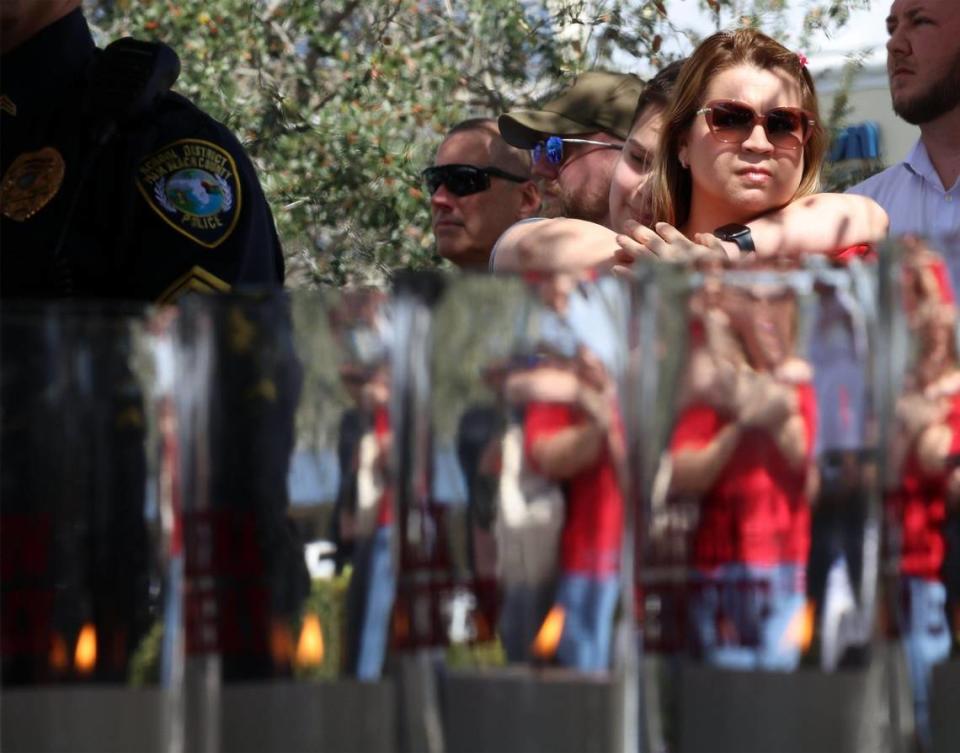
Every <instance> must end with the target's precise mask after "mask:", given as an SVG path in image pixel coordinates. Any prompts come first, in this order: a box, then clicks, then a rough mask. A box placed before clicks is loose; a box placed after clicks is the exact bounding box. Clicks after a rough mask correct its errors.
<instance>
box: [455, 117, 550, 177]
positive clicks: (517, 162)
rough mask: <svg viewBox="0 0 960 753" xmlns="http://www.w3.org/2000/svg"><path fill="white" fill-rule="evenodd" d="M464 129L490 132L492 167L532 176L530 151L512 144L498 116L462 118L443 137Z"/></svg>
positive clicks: (461, 131)
mask: <svg viewBox="0 0 960 753" xmlns="http://www.w3.org/2000/svg"><path fill="white" fill-rule="evenodd" d="M464 131H482V132H484V133H488V134H490V137H491V138H490V150H489V153H490V166H491V167H499V168H501V169H502V170H506V171H507V172H510V173H513V174H514V175H522V176H523V177H525V178H530V177H531V176H530V168H531V166H532V160H531V158H530V152H529V151H527V150H526V149H517V148H516V147H515V146H510V144H508V143H507V142H506V141H505V140H504V138H503V136H502V135H501V134H500V129H499V128H498V127H497V120H496V118H468V119H467V120H461V121H460V122H459V123H457V124H455V125H454V126H452V127H451V128H450V130H449V131H447V135H446V136H444V137H443V138H444V141H446V140H447V139H448V138H450V137H451V136H452V135H453V134H455V133H463V132H464ZM481 167H482V165H481Z"/></svg>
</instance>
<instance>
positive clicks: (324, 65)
mask: <svg viewBox="0 0 960 753" xmlns="http://www.w3.org/2000/svg"><path fill="white" fill-rule="evenodd" d="M702 2H705V3H707V4H709V5H710V6H711V8H712V9H713V10H714V11H715V12H716V14H717V19H718V22H719V21H720V19H721V18H722V19H724V20H729V19H731V18H736V17H738V16H739V15H742V14H747V15H750V16H751V18H757V19H760V21H761V22H766V21H767V20H769V18H771V15H770V14H773V16H772V17H776V14H778V13H779V14H780V15H782V13H783V9H784V7H785V5H784V3H783V0H750V1H749V2H747V0H702ZM858 2H859V3H862V2H863V0H820V2H818V3H814V4H813V5H814V6H815V7H814V8H813V10H814V11H818V12H819V15H817V16H816V19H815V20H812V21H811V22H810V23H811V24H813V23H821V19H822V23H836V21H837V20H843V19H844V18H845V17H846V16H845V14H844V13H845V9H846V8H847V6H849V5H851V4H853V3H858ZM85 7H86V9H87V14H88V18H90V19H91V22H92V23H93V24H94V25H95V27H96V31H97V38H98V41H99V42H100V43H101V44H104V43H106V42H108V41H109V40H111V39H115V38H117V37H120V36H125V35H131V36H136V37H140V38H154V39H161V40H163V41H165V42H167V43H168V44H170V45H171V46H173V47H174V48H175V49H176V50H177V52H178V54H179V55H180V58H181V62H182V70H183V72H182V73H181V76H180V79H179V81H178V82H177V85H176V88H177V89H178V90H179V91H180V92H181V93H183V94H185V95H186V96H188V97H190V98H191V99H193V100H194V101H195V102H196V103H197V104H199V105H200V106H201V107H203V108H204V109H206V110H207V111H208V112H209V113H210V114H211V115H213V116H214V117H216V118H218V119H219V120H222V121H224V122H225V123H226V124H227V125H228V126H229V127H231V128H232V129H233V130H234V131H235V132H236V133H237V135H238V137H239V138H240V140H241V141H242V142H243V143H244V144H245V146H246V147H247V149H248V151H249V153H250V154H251V156H252V157H253V159H254V161H255V163H256V165H257V167H258V169H259V171H260V177H261V182H262V183H263V185H264V190H265V191H266V194H267V198H268V200H269V201H270V204H271V206H272V208H273V213H274V217H275V219H276V222H277V226H278V229H279V231H280V235H281V238H282V239H283V241H284V247H285V251H286V254H287V256H288V262H289V264H288V266H289V267H290V270H291V274H290V279H289V283H290V284H291V285H293V286H312V285H316V284H319V283H334V284H342V283H345V282H349V281H351V280H371V279H378V278H382V277H383V276H384V275H386V274H387V273H388V270H390V269H391V268H393V267H396V266H401V265H412V266H432V265H435V264H437V263H439V261H438V259H437V258H436V256H435V254H434V250H433V239H432V234H431V232H430V222H429V206H428V200H427V197H426V196H425V195H424V193H423V192H422V190H421V187H420V186H419V184H418V181H419V178H418V175H419V172H420V170H421V169H422V168H423V167H424V166H425V165H427V164H429V163H430V161H431V160H432V158H433V154H434V152H435V150H436V148H437V146H438V145H439V142H440V139H441V135H442V134H443V133H444V132H445V131H446V130H447V129H448V128H449V127H450V126H451V125H453V124H454V123H456V122H457V121H459V120H461V119H463V118H465V117H471V116H477V115H498V114H499V113H501V112H503V111H505V110H508V109H510V108H512V107H516V106H523V105H528V104H530V103H531V101H533V100H535V98H536V97H537V96H540V95H542V94H543V93H544V92H546V91H548V90H550V89H554V88H556V86H558V85H560V84H562V83H564V82H566V81H568V80H569V79H570V77H571V76H573V75H575V74H576V73H578V72H580V71H582V70H584V69H588V68H595V67H611V68H618V69H627V70H635V71H649V70H654V69H656V68H657V67H659V66H660V65H662V64H663V63H665V62H667V61H668V59H669V56H670V55H675V54H677V52H676V50H677V45H672V46H671V45H668V44H667V42H668V41H669V40H670V39H671V38H677V37H678V35H679V36H681V37H682V36H683V35H684V34H685V32H684V31H683V27H682V26H681V25H680V24H681V23H682V22H683V21H684V19H677V18H674V17H673V16H671V15H670V13H671V11H672V4H671V3H670V1H669V0H604V1H601V0H549V1H548V2H546V3H540V2H534V1H533V0H362V1H361V0H323V2H318V1H317V0H138V2H132V1H131V0H85ZM761 10H762V11H763V15H759V14H760V11H761ZM810 18H811V19H813V18H814V16H813V15H811V17H810ZM764 28H766V27H764ZM690 44H691V43H687V45H686V46H687V47H689V46H690ZM681 49H682V48H681ZM666 50H673V51H672V52H665V51H666ZM612 61H615V62H612Z"/></svg>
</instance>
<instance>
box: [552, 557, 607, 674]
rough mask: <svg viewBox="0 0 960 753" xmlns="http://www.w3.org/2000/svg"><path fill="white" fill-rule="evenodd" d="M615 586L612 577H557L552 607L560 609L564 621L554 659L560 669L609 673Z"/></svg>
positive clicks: (575, 575)
mask: <svg viewBox="0 0 960 753" xmlns="http://www.w3.org/2000/svg"><path fill="white" fill-rule="evenodd" d="M618 584H619V582H618V579H617V576H616V574H612V575H604V576H596V575H578V574H574V573H567V574H563V575H561V576H560V580H559V582H558V583H557V599H556V603H557V604H558V605H559V606H561V607H563V611H564V621H563V634H562V635H561V636H560V645H559V646H558V647H557V658H558V659H559V661H560V663H561V664H562V665H563V666H565V667H573V668H574V669H578V670H580V671H582V672H599V671H602V670H605V669H609V667H610V640H611V636H612V635H613V614H614V611H615V610H616V607H617V595H618Z"/></svg>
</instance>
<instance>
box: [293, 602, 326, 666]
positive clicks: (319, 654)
mask: <svg viewBox="0 0 960 753" xmlns="http://www.w3.org/2000/svg"><path fill="white" fill-rule="evenodd" d="M321 662H323V630H321V628H320V618H319V617H317V615H315V614H308V615H306V616H305V617H304V618H303V628H301V630H300V639H299V640H298V641H297V665H298V666H300V667H307V666H316V665H318V664H320V663H321Z"/></svg>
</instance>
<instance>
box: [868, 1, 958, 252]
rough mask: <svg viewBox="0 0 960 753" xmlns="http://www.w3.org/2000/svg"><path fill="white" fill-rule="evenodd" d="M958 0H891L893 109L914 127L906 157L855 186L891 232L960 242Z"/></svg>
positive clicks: (889, 67)
mask: <svg viewBox="0 0 960 753" xmlns="http://www.w3.org/2000/svg"><path fill="white" fill-rule="evenodd" d="M957 10H958V8H957V4H956V0H896V1H895V2H894V3H893V5H892V6H891V7H890V15H889V16H888V17H887V31H888V32H889V34H890V39H889V41H888V42H887V73H888V75H889V77H890V95H891V98H892V100H893V109H894V111H895V112H896V113H897V115H899V116H900V117H901V118H903V119H904V120H905V121H907V122H908V123H913V124H915V125H918V126H920V139H919V141H918V142H917V144H916V146H915V147H914V148H913V151H912V152H911V153H910V155H909V156H908V157H907V158H906V160H904V161H903V162H900V163H898V164H896V165H894V166H893V167H890V168H887V169H886V170H884V171H883V172H881V173H879V174H877V175H874V176H872V177H870V178H868V179H867V180H865V181H863V182H862V183H859V184H857V185H856V186H853V187H852V188H851V189H850V192H851V193H857V194H861V195H863V196H869V197H871V198H873V199H874V200H876V201H877V203H879V204H880V205H881V206H882V207H883V208H884V209H886V210H887V214H888V215H889V217H890V233H891V235H893V236H898V235H904V234H914V235H920V236H926V237H927V238H929V239H931V240H933V241H934V243H938V242H945V243H949V244H950V245H955V244H960V44H958V43H957V40H958V39H960V13H958V12H957Z"/></svg>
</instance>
